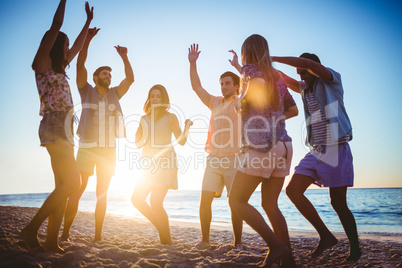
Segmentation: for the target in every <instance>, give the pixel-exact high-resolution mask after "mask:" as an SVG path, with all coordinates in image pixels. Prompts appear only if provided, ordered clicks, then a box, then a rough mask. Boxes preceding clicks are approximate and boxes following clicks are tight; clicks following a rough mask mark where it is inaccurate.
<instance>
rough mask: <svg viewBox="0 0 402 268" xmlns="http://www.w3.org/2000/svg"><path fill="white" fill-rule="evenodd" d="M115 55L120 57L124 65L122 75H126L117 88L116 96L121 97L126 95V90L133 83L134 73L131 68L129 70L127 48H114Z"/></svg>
mask: <svg viewBox="0 0 402 268" xmlns="http://www.w3.org/2000/svg"><path fill="white" fill-rule="evenodd" d="M115 48H116V50H117V53H119V55H120V57H121V58H122V60H123V63H124V73H125V74H126V78H124V80H123V81H121V83H120V85H119V87H118V88H117V94H118V95H119V96H120V98H121V97H123V96H124V94H126V93H127V91H128V89H129V88H130V86H131V84H132V83H134V73H133V68H131V64H130V61H129V60H128V57H127V48H126V47H121V46H115Z"/></svg>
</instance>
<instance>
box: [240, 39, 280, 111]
mask: <svg viewBox="0 0 402 268" xmlns="http://www.w3.org/2000/svg"><path fill="white" fill-rule="evenodd" d="M241 59H242V63H243V65H246V64H255V65H256V66H257V67H258V69H259V70H260V71H261V72H262V73H263V75H264V79H265V81H266V83H265V90H266V93H267V96H268V103H269V107H270V108H272V109H274V110H278V109H279V107H280V101H279V94H278V88H277V86H276V82H277V80H278V79H279V73H278V72H277V71H276V70H275V68H274V67H273V66H272V61H271V56H270V54H269V47H268V42H267V40H266V39H265V38H264V37H262V36H261V35H258V34H253V35H251V36H249V37H248V38H247V39H246V40H244V42H243V45H242V47H241Z"/></svg>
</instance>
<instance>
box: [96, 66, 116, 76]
mask: <svg viewBox="0 0 402 268" xmlns="http://www.w3.org/2000/svg"><path fill="white" fill-rule="evenodd" d="M103 70H108V71H109V72H111V71H112V68H110V67H109V66H101V67H99V68H98V69H96V71H95V72H94V76H99V73H100V72H102V71H103Z"/></svg>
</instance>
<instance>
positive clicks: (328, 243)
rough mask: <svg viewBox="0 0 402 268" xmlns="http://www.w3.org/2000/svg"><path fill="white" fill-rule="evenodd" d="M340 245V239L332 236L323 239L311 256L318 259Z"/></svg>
mask: <svg viewBox="0 0 402 268" xmlns="http://www.w3.org/2000/svg"><path fill="white" fill-rule="evenodd" d="M337 243H338V239H336V237H335V236H333V235H332V234H331V237H327V238H321V239H320V242H319V243H318V245H317V248H316V249H315V250H314V251H313V252H312V253H311V256H313V257H318V256H320V255H321V254H322V253H323V252H324V251H325V250H326V249H329V248H332V247H333V246H335V245H336V244H337Z"/></svg>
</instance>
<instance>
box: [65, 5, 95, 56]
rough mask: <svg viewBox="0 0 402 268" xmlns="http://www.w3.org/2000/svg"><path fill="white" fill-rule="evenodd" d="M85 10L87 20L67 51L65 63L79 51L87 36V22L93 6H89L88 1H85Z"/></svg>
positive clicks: (90, 16)
mask: <svg viewBox="0 0 402 268" xmlns="http://www.w3.org/2000/svg"><path fill="white" fill-rule="evenodd" d="M85 12H86V13H87V20H86V22H85V24H84V27H83V28H82V30H81V32H80V34H79V35H78V36H77V39H75V41H74V44H73V46H72V47H71V49H70V50H69V51H68V54H67V63H70V62H71V61H72V60H73V59H74V57H75V56H76V55H77V54H78V52H80V50H81V48H82V46H83V44H84V41H85V39H86V36H87V32H88V28H89V24H90V23H91V21H92V19H93V17H94V8H93V7H91V8H90V7H89V4H88V2H85Z"/></svg>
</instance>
